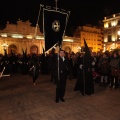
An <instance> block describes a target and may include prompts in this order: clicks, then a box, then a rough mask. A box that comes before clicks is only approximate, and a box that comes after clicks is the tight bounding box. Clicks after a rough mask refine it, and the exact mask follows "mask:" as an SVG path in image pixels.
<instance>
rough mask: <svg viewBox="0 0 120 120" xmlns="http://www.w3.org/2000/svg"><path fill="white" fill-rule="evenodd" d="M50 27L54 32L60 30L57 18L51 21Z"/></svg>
mask: <svg viewBox="0 0 120 120" xmlns="http://www.w3.org/2000/svg"><path fill="white" fill-rule="evenodd" d="M52 29H53V30H54V31H55V32H59V30H60V22H59V21H58V20H55V21H54V22H53V23H52Z"/></svg>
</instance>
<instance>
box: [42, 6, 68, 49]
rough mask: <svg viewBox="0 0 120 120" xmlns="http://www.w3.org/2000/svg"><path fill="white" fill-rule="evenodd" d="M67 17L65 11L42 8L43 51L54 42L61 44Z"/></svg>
mask: <svg viewBox="0 0 120 120" xmlns="http://www.w3.org/2000/svg"><path fill="white" fill-rule="evenodd" d="M68 17H69V14H68V13H67V12H62V11H56V10H51V9H46V8H43V32H44V39H45V51H48V50H49V49H50V48H52V47H53V46H54V45H55V44H56V43H59V45H61V44H62V40H63V37H64V34H65V29H66V26H67V21H68Z"/></svg>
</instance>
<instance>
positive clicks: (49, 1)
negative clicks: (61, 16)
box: [0, 0, 120, 35]
mask: <svg viewBox="0 0 120 120" xmlns="http://www.w3.org/2000/svg"><path fill="white" fill-rule="evenodd" d="M57 3H58V8H61V9H65V10H68V11H70V16H69V20H68V25H67V29H66V35H72V32H73V31H74V30H75V29H76V27H77V26H79V25H85V24H93V25H97V24H98V21H101V20H103V19H104V16H109V15H112V14H114V13H120V0H58V2H57ZM40 4H42V5H44V6H52V7H55V0H16V2H14V0H4V1H2V0H1V3H0V27H2V26H5V25H6V22H7V21H9V22H10V23H13V24H14V23H16V22H17V20H18V19H19V18H20V19H21V20H22V21H27V20H30V22H31V23H32V25H33V26H35V25H36V23H37V17H38V13H39V8H40ZM39 23H40V24H42V22H41V21H39Z"/></svg>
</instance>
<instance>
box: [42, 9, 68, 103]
mask: <svg viewBox="0 0 120 120" xmlns="http://www.w3.org/2000/svg"><path fill="white" fill-rule="evenodd" d="M68 16H69V14H68V13H66V12H65V11H58V10H57V9H56V10H54V9H46V8H44V9H43V25H44V28H43V31H44V38H45V51H48V50H49V49H51V48H53V46H55V45H56V44H57V46H58V47H59V49H60V47H62V40H63V37H64V34H65V29H66V25H67V21H68ZM63 59H64V60H63ZM67 64H68V63H67V60H66V59H65V53H64V51H63V50H60V51H58V56H57V57H56V62H55V68H56V71H55V74H56V80H57V88H56V102H57V103H58V102H59V100H61V101H62V102H64V101H65V100H64V98H63V97H64V94H65V86H66V79H67V76H66V75H67V70H68V69H69V67H68V65H67Z"/></svg>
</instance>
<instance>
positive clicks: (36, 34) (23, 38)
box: [0, 20, 80, 54]
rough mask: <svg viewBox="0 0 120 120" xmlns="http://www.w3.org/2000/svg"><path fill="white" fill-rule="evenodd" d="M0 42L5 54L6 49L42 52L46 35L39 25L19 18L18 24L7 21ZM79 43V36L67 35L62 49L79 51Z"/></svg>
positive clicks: (2, 51) (8, 51) (17, 51)
mask: <svg viewBox="0 0 120 120" xmlns="http://www.w3.org/2000/svg"><path fill="white" fill-rule="evenodd" d="M0 44H1V46H0V54H3V53H4V50H5V49H6V51H7V53H8V54H9V53H10V52H11V50H12V51H13V52H14V53H16V54H18V53H20V54H22V50H24V51H25V50H26V51H27V54H31V53H36V54H41V53H42V52H43V49H42V48H43V47H44V37H43V34H42V33H41V32H40V29H39V27H38V28H36V27H34V26H31V23H30V22H29V21H26V22H23V21H21V20H18V21H17V24H10V23H9V22H7V24H6V28H5V29H3V30H0ZM6 45H7V46H6ZM79 45H80V40H79V38H76V37H68V36H65V37H64V39H63V43H62V49H64V50H65V51H67V52H72V51H73V52H78V49H77V48H78V46H79Z"/></svg>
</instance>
